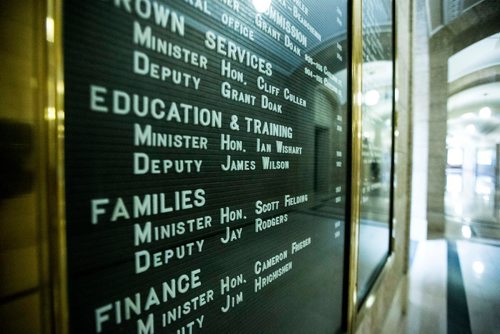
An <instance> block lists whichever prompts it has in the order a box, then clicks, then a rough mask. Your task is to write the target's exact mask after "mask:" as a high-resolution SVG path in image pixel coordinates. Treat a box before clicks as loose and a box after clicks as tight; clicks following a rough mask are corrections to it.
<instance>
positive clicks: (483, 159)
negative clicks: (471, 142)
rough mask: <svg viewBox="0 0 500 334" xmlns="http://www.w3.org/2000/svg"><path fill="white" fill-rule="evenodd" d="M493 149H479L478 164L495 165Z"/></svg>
mask: <svg viewBox="0 0 500 334" xmlns="http://www.w3.org/2000/svg"><path fill="white" fill-rule="evenodd" d="M493 154H494V152H493V150H479V151H478V152H477V164H478V165H485V166H491V165H493Z"/></svg>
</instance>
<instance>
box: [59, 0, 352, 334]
mask: <svg viewBox="0 0 500 334" xmlns="http://www.w3.org/2000/svg"><path fill="white" fill-rule="evenodd" d="M64 15H65V20H64V22H65V27H64V37H65V40H64V42H65V43H64V45H65V80H66V86H65V92H66V99H65V108H66V118H65V120H66V124H65V125H66V152H65V153H66V184H67V188H66V193H67V198H66V200H67V219H68V222H67V238H68V272H69V274H68V275H69V282H68V283H69V305H70V326H71V330H72V332H78V333H79V332H82V333H96V332H97V333H116V332H123V333H136V332H137V333H139V332H141V331H142V332H143V333H152V332H153V329H154V332H155V333H156V332H162V333H167V332H168V333H182V334H184V333H190V332H191V331H193V332H206V333H262V332H267V333H291V332H296V333H297V332H298V333H325V332H337V331H339V330H340V329H341V324H342V319H343V310H342V305H343V292H344V254H345V253H344V251H345V225H346V221H345V220H346V198H347V196H348V194H346V189H347V180H348V177H347V171H348V170H349V166H348V165H347V164H348V163H349V162H348V161H347V159H346V157H347V153H348V148H347V147H346V145H347V139H348V136H349V131H348V129H350V126H351V125H350V121H349V118H350V116H349V115H348V113H347V110H349V108H348V106H347V96H348V95H347V94H348V93H347V91H346V90H347V86H348V85H347V60H348V56H349V55H348V54H347V50H348V45H349V43H348V42H347V40H346V38H347V30H346V29H347V27H348V21H347V16H348V10H347V1H345V0H344V1H341V0H338V1H331V0H321V1H317V0H314V1H312V0H310V1H304V0H302V1H299V0H294V1H283V0H280V1H278V0H275V1H271V0H268V1H236V0H231V1H180V0H179V1H153V0H135V1H101V0H93V1H66V2H65V8H64Z"/></svg>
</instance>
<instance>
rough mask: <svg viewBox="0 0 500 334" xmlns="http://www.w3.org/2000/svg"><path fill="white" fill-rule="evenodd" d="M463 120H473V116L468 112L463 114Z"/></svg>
mask: <svg viewBox="0 0 500 334" xmlns="http://www.w3.org/2000/svg"><path fill="white" fill-rule="evenodd" d="M462 117H463V118H467V119H470V118H473V117H474V114H473V113H471V112H468V113H466V114H463V115H462Z"/></svg>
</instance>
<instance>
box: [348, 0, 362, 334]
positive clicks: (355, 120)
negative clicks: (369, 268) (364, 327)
mask: <svg viewBox="0 0 500 334" xmlns="http://www.w3.org/2000/svg"><path fill="white" fill-rule="evenodd" d="M361 6H362V0H353V1H352V13H351V15H352V18H351V19H352V21H351V22H352V27H351V29H352V33H351V39H352V42H351V43H352V54H351V58H352V60H351V61H352V62H351V64H352V65H351V66H352V69H351V70H352V87H351V89H352V149H351V152H352V153H351V154H352V155H351V160H352V161H351V222H350V230H351V237H350V243H349V246H350V250H349V254H350V256H349V281H348V283H349V284H348V285H349V286H348V295H347V296H348V297H347V299H348V300H347V331H348V333H354V332H355V324H356V317H357V302H358V298H357V278H358V245H359V214H360V189H361V152H362V148H361V143H362V141H361V125H362V122H361V103H362V64H363V38H362V37H363V30H362V7H361Z"/></svg>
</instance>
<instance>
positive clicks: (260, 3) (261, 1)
mask: <svg viewBox="0 0 500 334" xmlns="http://www.w3.org/2000/svg"><path fill="white" fill-rule="evenodd" d="M271 2H272V0H252V3H253V6H254V7H255V10H256V11H257V12H259V13H264V12H265V11H267V10H268V9H269V7H271Z"/></svg>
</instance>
